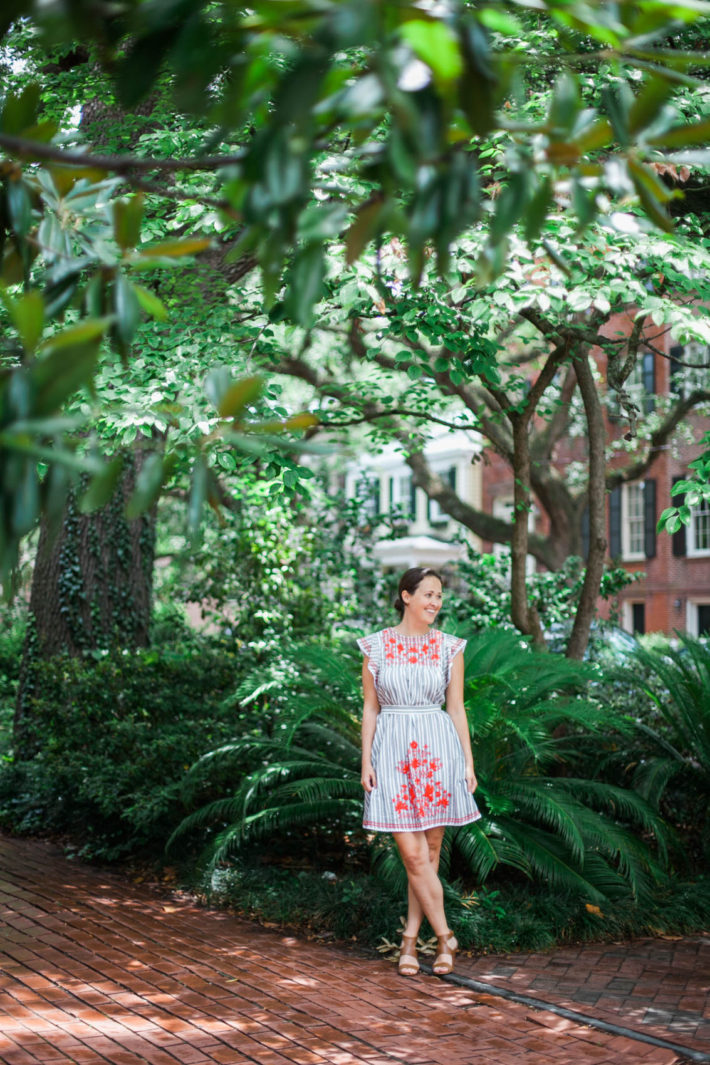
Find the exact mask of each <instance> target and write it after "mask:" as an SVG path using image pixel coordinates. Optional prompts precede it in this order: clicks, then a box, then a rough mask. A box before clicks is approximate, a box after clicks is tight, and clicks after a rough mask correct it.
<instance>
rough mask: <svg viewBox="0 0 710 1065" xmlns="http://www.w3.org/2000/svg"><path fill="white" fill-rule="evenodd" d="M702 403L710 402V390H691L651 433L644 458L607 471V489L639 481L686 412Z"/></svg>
mask: <svg viewBox="0 0 710 1065" xmlns="http://www.w3.org/2000/svg"><path fill="white" fill-rule="evenodd" d="M701 403H710V391H708V390H706V389H697V390H696V391H695V392H691V393H690V395H689V396H688V397H687V398H686V399H683V400H681V401H680V402H679V403H677V404H676V406H675V407H674V408H673V410H672V411H671V412H670V413H669V414H668V415H666V417H665V419H664V420H663V421H662V422H661V424H660V425H659V426H658V428H657V429H655V430H654V432H652V433H651V436H650V439H649V442H648V444H649V446H648V451H647V452H646V455H645V456H644V457H643V458H640V459H637V460H636V461H635V462H632V463H631V464H630V465H629V466H624V467H621V468H619V469H616V470H610V472H609V473H607V475H606V487H607V489H608V490H611V489H612V488H616V486H617V485H619V484H626V483H627V482H629V481H638V479H639V478H640V477H643V475H644V474H645V473H646V472H647V471H648V470H649V469H650V468H651V466H652V465H653V463H654V461H655V458H656V455H657V454H658V452H659V451H661V450H662V449H663V447H664V446H665V444H666V443H667V441H668V438H669V437H670V435H671V433H672V432H673V431H674V429H676V428H677V426H678V425H680V423H681V422H682V421H683V418H684V417H685V416H686V414H688V413H689V412H690V411H691V410H693V409H694V408H695V407H697V406H699V405H700V404H701Z"/></svg>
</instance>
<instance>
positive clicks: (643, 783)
mask: <svg viewBox="0 0 710 1065" xmlns="http://www.w3.org/2000/svg"><path fill="white" fill-rule="evenodd" d="M679 641H680V642H679V646H678V647H676V648H672V647H651V648H644V647H639V648H638V650H636V651H635V652H634V654H633V655H632V656H631V661H630V664H629V666H628V668H626V669H624V670H622V671H620V672H619V673H618V674H617V677H616V679H617V680H618V681H620V682H621V683H622V684H624V685H626V687H627V689H628V690H630V691H632V692H638V693H640V694H641V695H642V696H644V697H645V699H646V700H647V705H648V713H645V714H644V713H637V715H636V718H635V720H634V724H635V727H636V730H637V740H636V743H635V744H632V745H627V746H626V747H625V748H624V749H623V751H622V753H623V755H624V758H625V760H626V762H627V764H628V763H629V762H630V763H632V764H633V768H634V771H633V776H632V782H633V786H634V787H635V788H636V789H637V790H638V791H639V793H640V794H641V795H643V796H644V798H646V799H647V800H648V801H649V802H650V803H651V804H653V805H654V806H656V807H659V806H662V805H665V807H666V808H667V809H668V813H669V815H670V816H671V818H672V820H674V821H682V820H685V821H686V822H687V821H690V822H692V823H693V824H695V826H696V829H697V837H698V840H699V844H700V846H704V847H705V849H706V851H707V850H708V849H710V841H709V840H708V836H709V835H710V647H708V645H707V644H706V643H704V642H703V641H701V640H697V639H693V638H692V637H690V636H686V635H680V634H679Z"/></svg>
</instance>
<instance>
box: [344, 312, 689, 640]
mask: <svg viewBox="0 0 710 1065" xmlns="http://www.w3.org/2000/svg"><path fill="white" fill-rule="evenodd" d="M631 321H632V320H631V319H630V318H629V317H625V318H623V319H622V318H618V319H616V320H612V321H611V322H610V323H609V330H610V334H609V335H612V333H616V334H617V335H618V333H619V332H620V331H626V332H628V329H629V327H630V324H631ZM654 332H656V331H655V330H654ZM654 347H655V348H656V349H657V351H656V352H654V351H651V350H645V351H643V353H642V355H641V357H640V358H639V362H638V366H637V369H636V370H635V372H634V374H633V375H632V378H631V379H630V380H629V381H628V382H627V389H628V391H629V392H630V393H631V395H632V396H633V398H634V400H635V402H636V405H637V406H638V408H639V410H640V411H641V416H642V417H643V416H644V415H650V414H651V413H652V412H653V411H654V410H656V409H657V407H660V406H663V404H664V403H665V402H666V400H663V399H662V397H668V398H670V399H673V397H682V396H683V395H684V394H687V392H688V390H690V389H697V388H710V347H706V346H703V345H697V344H692V345H687V346H685V347H681V346H680V345H678V344H676V343H675V342H674V341H673V340H672V339H670V337H669V336H668V335H667V334H665V335H661V336H659V337H658V338H657V339H656V340H654ZM598 357H599V359H601V358H602V357H603V356H602V353H601V351H599V352H598ZM686 363H692V364H694V368H688V367H687V366H685V365H683V364H686ZM627 427H628V422H627V419H626V418H625V417H624V416H621V414H620V412H619V413H618V415H617V414H615V412H614V406H613V404H611V403H610V404H609V413H608V417H607V431H608V438H609V440H610V441H613V440H614V439H616V438H618V437H619V436H620V435H621V434H623V433H624V432H626V430H627ZM684 428H685V430H686V433H685V435H686V437H687V439H688V443H686V444H680V445H676V444H671V443H669V444H666V445H663V446H662V447H660V448H659V449H658V451H657V453H656V455H655V457H654V460H653V462H652V464H651V466H650V467H649V469H648V470H647V471H646V472H645V474H644V476H643V478H642V479H641V480H638V481H631V482H628V483H624V484H622V485H619V486H617V487H616V488H614V489H613V490H612V491H611V492H610V493H609V495H608V504H607V540H608V544H609V558H610V560H612V561H613V562H615V563H616V564H618V565H621V566H623V567H624V568H625V569H626V570H628V571H630V572H637V573H639V574H643V576H642V577H640V579H639V580H638V581H636V582H634V583H633V584H631V585H629V586H628V587H627V588H625V589H624V590H623V591H622V592H621V593H620V596H619V600H620V621H621V624H622V625H623V627H624V628H625V629H627V630H628V631H629V632H636V633H643V632H654V631H658V632H666V633H668V634H671V633H672V632H673V631H675V630H679V631H681V632H688V633H690V634H693V635H700V634H703V633H710V507H708V506H705V507H704V508H699V509H697V510H696V511H695V512H694V514H693V518H692V522H691V524H690V525H689V526H688V527H687V528H686V527H683V528H682V529H681V530H680V531H679V532H678V533H676V534H675V535H674V536H669V535H668V534H666V533H661V534H659V535H657V534H656V524H657V522H658V517H659V515H660V513H661V511H662V510H664V509H665V507H667V506H669V505H670V503H671V496H670V492H671V487H672V485H673V484H674V482H675V481H676V480H679V479H685V478H686V477H687V476H688V463H689V462H690V461H692V459H693V458H695V457H696V456H697V455H698V454H699V452H700V447H699V446H698V444H697V443H695V444H693V443H690V441H699V440H700V439H701V437H702V435H703V433H704V432H705V431H707V430H708V429H710V417H708V416H706V415H701V414H691V415H689V416H688V418H687V419H686V421H685V423H684ZM426 453H427V457H428V459H429V463H430V465H431V467H432V469H434V470H435V471H436V472H437V473H439V474H440V475H441V476H442V477H444V478H445V479H448V481H449V483H450V484H451V485H452V486H453V487H454V488H455V489H456V491H457V492H458V494H459V495H460V496H461V497H462V498H464V499H465V500H466V501H467V502H468V503H470V504H471V505H472V506H474V507H476V508H478V509H481V510H483V511H485V512H487V513H491V514H493V515H495V516H499V517H503V518H509V517H510V514H511V512H512V501H513V474H512V471H511V469H510V467H509V466H508V465H507V463H506V462H505V461H504V460H503V459H502V458H500V456H498V455H497V454H495V453H494V452H493V451H492V450H490V449H485V447H484V443H483V441H481V440H480V439H478V438H477V437H476V434H474V433H470V432H463V431H461V432H458V433H451V434H446V435H443V436H441V437H439V438H436V439H435V440H433V441H432V443H431V444H430V446H429V447H428V448H427V452H426ZM585 458H586V455H585V440H584V437H580V438H578V439H576V440H571V439H565V440H564V441H562V443H561V446H560V447H559V448H558V450H557V451H556V452H555V456H554V462H555V464H556V465H557V466H558V468H560V469H561V470H564V469H565V467H566V466H567V465H569V463H570V462H578V463H584V461H585ZM474 460H475V461H474ZM629 461H630V456H628V455H625V454H620V455H619V456H618V457H617V458H616V459H614V460H612V463H611V465H612V468H613V467H614V466H615V465H621V466H624V465H626V464H627V463H628V462H629ZM346 490H347V493H348V494H349V495H351V496H352V495H362V496H363V497H365V498H367V499H368V501H369V505H370V506H371V507H372V514H373V517H374V518H376V516H377V515H385V514H387V515H389V516H390V522H391V521H392V515H393V514H394V515H395V524H396V525H397V527H398V528H399V530H400V531H401V535H400V536H399V537H396V538H392V537H390V538H389V539H386V540H383V541H381V543H380V544H379V545H378V546H377V548H376V556H377V557H378V558H379V561H380V562H381V564H382V565H384V566H387V567H388V568H389V567H391V568H403V567H406V566H409V565H420V564H431V565H443V564H445V563H446V562H447V561H455V559H456V558H457V557H459V554H460V550H461V549H460V546H459V545H458V544H456V543H452V542H451V541H452V540H453V539H454V538H458V539H460V538H461V536H462V532H464V531H463V530H462V529H461V527H460V526H458V525H457V524H456V523H455V522H454V521H452V519H451V518H449V517H448V515H447V514H446V513H445V512H444V511H442V510H441V508H440V507H439V506H438V504H437V503H436V502H434V501H432V500H429V499H428V498H427V497H426V495H425V494H424V492H422V491H421V489H418V488H415V487H414V485H413V483H412V476H411V470H410V469H409V467H408V466H407V464H406V463H405V461H404V459H403V457H402V456H401V454H400V453H399V452H398V451H396V450H395V449H394V448H392V449H386V450H384V451H383V452H381V453H380V454H379V455H375V456H371V457H369V458H362V459H360V460H359V461H358V462H357V463H353V464H351V466H350V467H349V469H348V472H347V474H346ZM528 520H529V524H530V528H531V529H535V530H536V531H537V532H539V533H542V534H545V532H546V531H547V529H546V522H547V520H548V519H547V516H546V514H545V513H544V511H543V510H542V508H541V507H533V509H532V511H531V513H530V514H529V516H528ZM465 535H466V538H467V539H468V540H469V541H470V542H471V543H472V544H473V546H474V547H476V548H477V549H478V550H480V551H484V552H493V553H496V554H497V553H500V552H501V551H503V550H504V548H503V547H502V546H501V545H498V544H493V543H491V542H486V541H480V540H479V539H478V538H477V537H475V536H473V535H472V534H470V533H465ZM536 565H537V564H536V563H535V560H534V559H532V558H530V559H529V568H530V569H531V570H533V569H535V567H536ZM608 609H609V608H608V607H607V606H606V605H605V604H600V610H601V611H604V610H607V611H608Z"/></svg>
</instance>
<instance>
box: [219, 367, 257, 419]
mask: <svg viewBox="0 0 710 1065" xmlns="http://www.w3.org/2000/svg"><path fill="white" fill-rule="evenodd" d="M263 388H264V379H263V377H259V376H254V377H243V378H242V379H241V380H240V381H235V382H234V383H233V384H231V385H230V386H229V388H228V389H227V390H226V392H224V393H223V394H222V395H221V397H220V399H219V402H218V403H217V404H216V407H217V413H218V414H219V416H220V418H236V417H238V415H240V414H241V413H242V412H243V411H244V409H245V408H246V407H248V406H249V404H250V403H253V402H254V400H255V399H258V398H259V396H260V395H261V393H262V391H263Z"/></svg>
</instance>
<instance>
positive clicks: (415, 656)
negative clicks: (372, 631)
mask: <svg viewBox="0 0 710 1065" xmlns="http://www.w3.org/2000/svg"><path fill="white" fill-rule="evenodd" d="M409 640H417V641H419V640H423V641H424V642H423V643H419V642H417V643H409V642H408V641H409ZM441 642H442V641H441V633H440V632H432V633H431V635H430V636H409V637H407V636H405V637H404V638H402V637H400V635H399V633H397V632H395V631H394V629H386V630H385V634H384V644H385V658H386V659H387V660H388V661H390V662H411V664H412V665H415V666H416V665H419V663H420V662H438V661H439V660H440V658H441Z"/></svg>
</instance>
